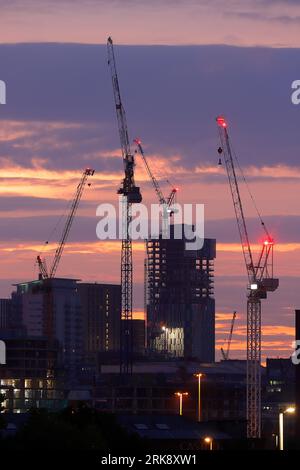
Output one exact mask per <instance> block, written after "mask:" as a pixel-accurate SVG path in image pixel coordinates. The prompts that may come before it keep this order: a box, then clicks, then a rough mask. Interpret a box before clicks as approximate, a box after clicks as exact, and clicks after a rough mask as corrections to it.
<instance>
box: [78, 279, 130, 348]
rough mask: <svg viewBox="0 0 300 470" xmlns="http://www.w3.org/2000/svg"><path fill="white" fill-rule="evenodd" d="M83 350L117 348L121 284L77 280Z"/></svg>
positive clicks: (118, 344)
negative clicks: (79, 281) (80, 281)
mask: <svg viewBox="0 0 300 470" xmlns="http://www.w3.org/2000/svg"><path fill="white" fill-rule="evenodd" d="M77 288H78V294H79V299H80V305H81V309H82V316H83V331H84V350H85V354H86V355H88V356H94V357H95V355H96V354H98V353H105V352H116V351H119V349H120V321H121V286H120V285H115V284H97V283H79V284H78V285H77Z"/></svg>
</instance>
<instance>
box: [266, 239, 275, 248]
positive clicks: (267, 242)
mask: <svg viewBox="0 0 300 470" xmlns="http://www.w3.org/2000/svg"><path fill="white" fill-rule="evenodd" d="M264 245H265V246H270V245H274V240H272V239H271V238H269V239H267V240H265V241H264Z"/></svg>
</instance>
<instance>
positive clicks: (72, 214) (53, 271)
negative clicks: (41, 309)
mask: <svg viewBox="0 0 300 470" xmlns="http://www.w3.org/2000/svg"><path fill="white" fill-rule="evenodd" d="M94 173H95V170H92V169H91V168H86V169H85V170H84V172H83V175H82V177H81V179H80V182H79V184H78V186H77V188H76V192H75V195H74V198H73V200H72V204H71V209H70V212H69V214H68V217H67V220H66V223H65V226H64V230H63V232H62V236H61V239H60V241H59V243H58V246H57V248H56V251H55V256H54V259H53V262H52V265H51V267H50V270H49V272H48V270H47V266H46V262H45V261H44V260H42V259H41V257H40V256H37V263H38V267H39V272H40V277H41V278H42V279H48V278H50V279H51V278H53V277H54V276H55V274H56V271H57V268H58V265H59V263H60V260H61V257H62V254H63V251H64V248H65V244H66V241H67V238H68V235H69V233H70V229H71V226H72V223H73V220H74V217H75V214H76V211H77V208H78V205H79V202H80V200H81V196H82V193H83V190H84V187H85V185H86V182H87V179H88V177H89V176H93V175H94Z"/></svg>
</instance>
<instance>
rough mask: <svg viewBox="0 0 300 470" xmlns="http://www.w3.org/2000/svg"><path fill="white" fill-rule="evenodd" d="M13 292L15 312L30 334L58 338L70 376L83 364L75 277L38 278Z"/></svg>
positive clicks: (22, 326)
mask: <svg viewBox="0 0 300 470" xmlns="http://www.w3.org/2000/svg"><path fill="white" fill-rule="evenodd" d="M16 287H17V291H16V292H14V293H13V295H12V308H13V311H14V316H15V318H16V319H18V322H19V327H20V328H23V329H24V331H25V333H26V335H27V336H30V337H45V338H47V339H49V340H57V341H58V342H59V347H60V353H61V355H60V357H61V361H62V364H63V365H64V367H65V368H66V370H67V372H68V375H69V379H71V378H72V377H75V375H76V373H77V371H78V369H79V368H80V367H81V361H82V355H83V321H82V312H81V306H80V301H79V296H78V292H77V282H76V280H74V279H59V278H53V279H39V280H36V281H31V282H25V283H21V284H18V285H17V286H16Z"/></svg>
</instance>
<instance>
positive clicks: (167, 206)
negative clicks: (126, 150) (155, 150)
mask: <svg viewBox="0 0 300 470" xmlns="http://www.w3.org/2000/svg"><path fill="white" fill-rule="evenodd" d="M134 143H135V144H136V145H137V148H138V151H139V153H140V155H141V157H142V160H143V162H144V164H145V167H146V170H147V173H148V175H149V178H150V180H151V181H152V184H153V187H154V191H155V192H156V195H157V197H158V201H159V204H160V205H161V207H162V236H163V238H165V237H166V236H167V233H168V219H169V217H170V216H171V215H172V214H173V211H172V209H171V206H172V204H173V202H174V199H175V196H176V193H177V189H176V188H172V190H171V192H170V194H169V196H168V197H167V198H165V196H164V195H163V192H162V190H161V188H160V185H159V182H158V181H157V179H156V177H155V176H154V174H153V172H152V170H151V168H150V165H149V163H148V160H147V158H146V155H145V152H144V149H143V147H142V142H141V140H140V139H134Z"/></svg>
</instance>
